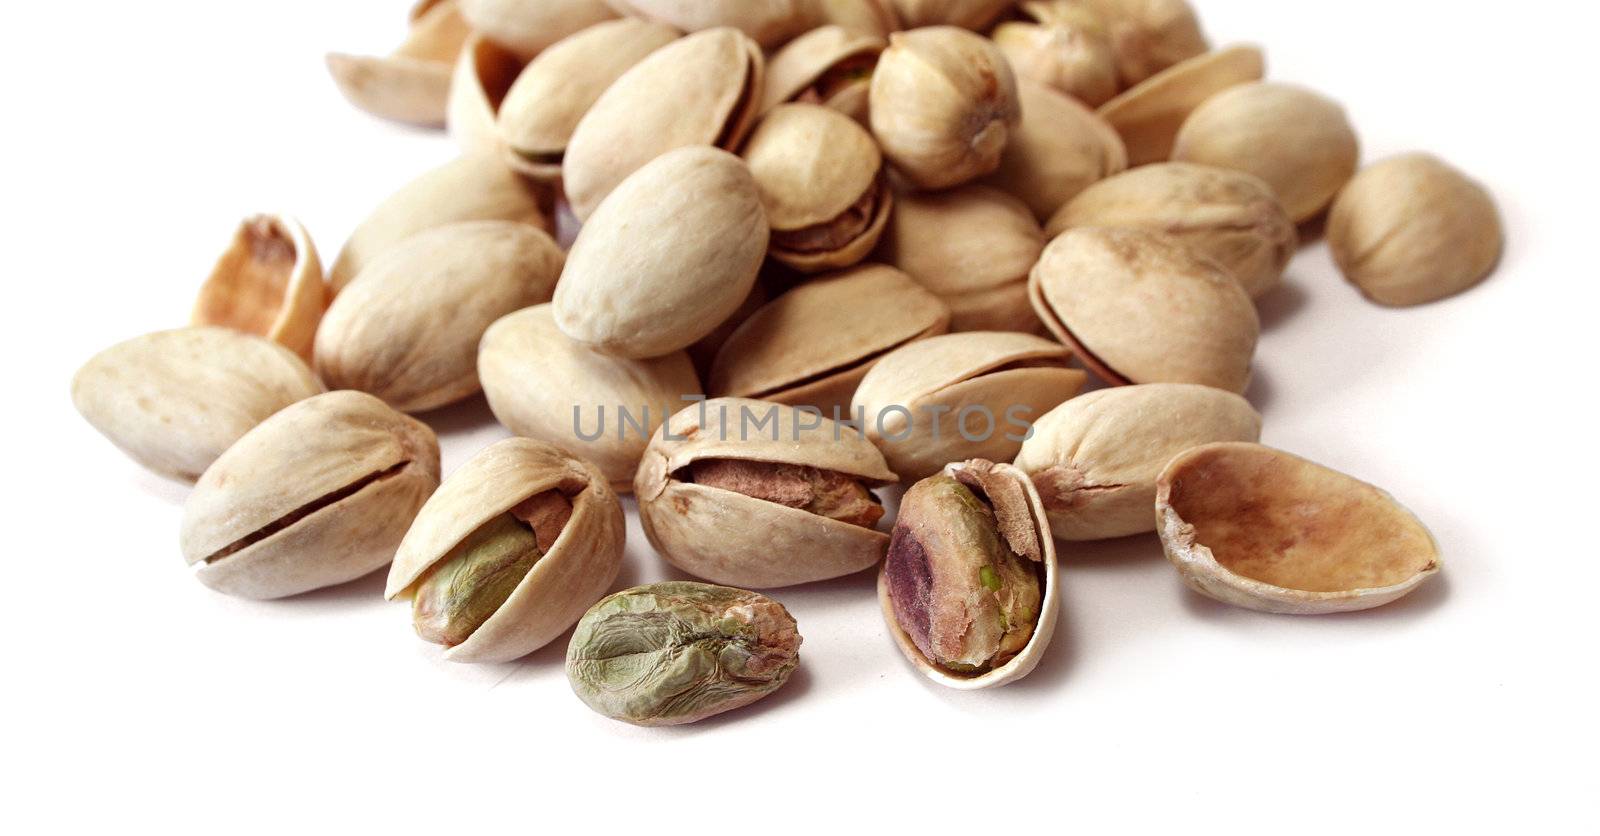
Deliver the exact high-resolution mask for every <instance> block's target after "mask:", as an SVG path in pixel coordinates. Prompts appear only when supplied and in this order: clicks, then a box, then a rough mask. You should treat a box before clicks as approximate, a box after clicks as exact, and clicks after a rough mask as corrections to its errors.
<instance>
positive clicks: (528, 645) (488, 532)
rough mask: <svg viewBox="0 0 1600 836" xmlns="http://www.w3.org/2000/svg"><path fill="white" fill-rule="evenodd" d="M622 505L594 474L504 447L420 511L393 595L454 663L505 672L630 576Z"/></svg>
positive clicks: (488, 452) (473, 463) (466, 468)
mask: <svg viewBox="0 0 1600 836" xmlns="http://www.w3.org/2000/svg"><path fill="white" fill-rule="evenodd" d="M623 538H624V524H623V516H622V505H621V503H620V502H618V500H617V495H616V494H615V493H613V492H612V490H611V488H610V487H609V486H608V485H607V484H606V479H605V477H604V476H603V475H602V474H601V473H600V471H599V469H598V468H596V467H595V466H594V465H593V464H591V463H589V462H587V461H584V460H583V459H579V458H576V457H574V456H572V455H570V454H568V453H566V452H563V451H562V450H560V449H557V448H556V447H553V446H551V445H549V444H544V443H542V442H538V441H533V440H530V439H526V438H508V439H504V440H502V441H499V442H496V443H495V444H492V445H490V446H489V447H487V448H485V449H484V450H483V451H481V452H479V453H478V454H477V455H476V456H473V457H472V458H471V459H470V460H468V461H467V463H466V464H464V465H462V466H461V467H460V469H458V470H457V471H456V472H455V473H452V474H450V478H449V479H446V480H445V482H444V484H443V485H441V486H439V490H438V491H437V492H435V493H434V494H433V496H432V497H430V498H429V499H428V502H427V504H426V505H424V506H423V507H422V510H421V511H420V512H418V513H417V516H416V520H415V521H414V522H412V523H411V528H410V530H409V531H407V532H406V535H405V539H404V540H403V541H401V543H400V547H399V550H398V552H397V553H396V555H395V561H394V566H392V567H391V568H390V570H389V579H388V584H387V587H386V589H385V591H384V596H385V597H386V598H388V599H389V600H395V599H410V601H411V605H412V614H413V624H414V626H415V627H416V630H417V634H418V635H419V636H420V637H422V639H423V640H425V641H429V642H433V643H435V644H439V645H443V646H444V647H446V648H448V649H447V650H446V651H445V653H444V658H445V659H447V660H449V661H452V662H506V661H510V660H512V659H516V658H519V657H521V656H525V655H527V654H528V653H531V652H533V651H535V650H538V649H539V648H541V647H543V646H545V645H546V644H549V643H550V642H551V641H552V640H554V639H555V638H557V637H559V636H560V635H561V633H562V632H564V631H565V630H566V629H567V628H568V627H571V626H572V625H573V624H574V623H575V622H576V621H577V620H578V618H579V617H580V616H582V615H583V612H584V610H586V609H588V608H589V606H590V605H592V604H593V603H594V602H595V601H598V600H599V599H600V597H601V596H602V595H604V594H605V592H606V590H607V589H609V588H610V587H611V584H612V583H614V582H615V581H616V579H617V573H618V571H619V570H620V569H621V567H622V554H623Z"/></svg>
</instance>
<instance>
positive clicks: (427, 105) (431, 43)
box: [327, 0, 469, 126]
mask: <svg viewBox="0 0 1600 836" xmlns="http://www.w3.org/2000/svg"><path fill="white" fill-rule="evenodd" d="M468 34H469V30H468V28H467V24H466V21H465V20H463V19H462V18H461V13H460V11H459V10H458V9H457V7H456V0H422V2H421V3H418V4H417V5H416V7H415V8H413V9H412V11H411V31H410V34H409V35H407V37H406V40H405V42H404V43H402V44H401V45H400V46H399V48H397V49H396V50H395V51H394V52H393V53H392V54H390V55H383V56H375V55H348V54H345V53H339V52H334V53H329V54H328V58H327V62H328V72H329V73H330V74H331V75H332V76H333V81H334V83H335V84H336V85H338V87H339V92H340V93H343V94H344V97H345V98H346V99H347V100H349V101H350V103H351V104H353V105H355V106H356V107H359V108H361V109H362V110H364V111H366V112H368V113H370V114H372V115H374V116H378V117H382V118H384V119H389V120H393V121H396V122H408V123H411V124H417V125H429V126H438V125H443V124H444V120H445V107H446V102H447V101H448V100H449V96H450V68H451V66H452V65H453V64H454V63H455V59H456V54H457V53H459V52H460V51H461V45H462V43H463V42H465V41H466V39H467V35H468Z"/></svg>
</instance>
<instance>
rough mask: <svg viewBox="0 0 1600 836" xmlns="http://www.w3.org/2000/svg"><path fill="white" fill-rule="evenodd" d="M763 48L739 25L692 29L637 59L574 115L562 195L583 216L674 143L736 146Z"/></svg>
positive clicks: (755, 100)
mask: <svg viewBox="0 0 1600 836" xmlns="http://www.w3.org/2000/svg"><path fill="white" fill-rule="evenodd" d="M764 69H765V63H764V59H763V58H762V55H761V48H760V47H758V46H756V43H755V42H754V41H752V40H750V39H749V38H747V37H745V36H744V35H742V34H740V33H739V32H738V31H737V30H734V29H728V28H719V29H708V30H705V31H703V32H696V33H694V34H693V35H689V36H687V37H684V38H680V39H678V40H676V41H673V42H672V43H670V44H667V45H666V46H664V47H661V48H660V49H657V50H656V51H655V52H652V53H650V54H649V55H648V56H646V57H645V59H644V60H642V61H640V62H639V63H637V64H634V65H633V66H632V67H631V68H629V69H628V70H627V71H626V72H624V73H623V74H622V75H621V76H620V77H618V78H617V80H616V81H615V82H614V83H612V85H611V86H610V87H607V88H606V90H605V92H604V93H601V94H600V98H598V99H596V100H595V102H594V104H593V105H592V106H591V107H590V108H589V110H588V112H586V113H584V115H583V118H582V119H579V120H578V125H577V127H576V128H574V129H573V131H572V138H571V140H569V141H568V143H567V153H566V157H565V158H564V160H565V162H564V164H563V168H562V174H563V177H564V185H565V188H566V195H567V200H568V201H569V202H570V203H571V205H572V212H573V214H574V215H575V216H576V217H577V218H578V220H580V221H587V220H588V219H589V216H590V215H592V214H594V212H595V210H596V209H597V208H598V207H599V206H600V202H601V201H602V200H604V199H605V198H606V196H607V195H609V194H610V193H611V191H612V190H613V189H615V188H617V186H618V185H619V184H620V183H622V181H624V180H626V179H627V178H628V176H629V175H631V174H633V173H634V172H635V171H637V170H639V168H640V167H642V166H644V164H645V163H648V162H650V161H651V160H653V159H655V158H656V157H659V156H661V155H662V154H664V153H666V152H667V151H671V150H672V149H674V148H682V147H684V146H692V145H714V146H716V147H718V148H723V149H727V150H733V149H735V148H738V147H739V144H740V143H741V142H743V141H744V137H745V134H746V133H748V132H749V130H750V127H751V126H752V125H753V124H754V123H755V117H756V112H757V110H758V109H759V107H760V103H761V90H762V74H763V72H764Z"/></svg>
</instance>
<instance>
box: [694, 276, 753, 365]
mask: <svg viewBox="0 0 1600 836" xmlns="http://www.w3.org/2000/svg"><path fill="white" fill-rule="evenodd" d="M768 263H769V264H771V263H773V262H768ZM770 301H772V296H771V295H770V294H769V293H768V292H767V289H766V286H765V285H764V284H763V283H762V281H761V279H760V277H757V279H756V283H755V286H754V287H752V288H750V295H748V296H746V297H744V301H743V302H741V303H739V308H738V310H735V311H734V312H733V313H731V314H729V315H728V318H727V319H724V320H722V323H721V324H719V325H718V326H717V327H716V328H715V329H713V330H712V331H711V333H709V334H707V335H705V336H704V337H701V338H700V339H698V340H696V341H695V344H694V345H691V346H689V347H688V349H686V351H687V353H688V354H689V360H690V362H692V363H694V370H695V374H697V375H699V379H700V380H708V379H710V377H711V364H712V363H713V362H716V359H717V352H719V351H721V350H722V344H723V343H725V342H727V341H728V338H729V337H731V336H733V332H734V331H737V330H738V329H739V326H740V325H743V324H744V321H745V320H747V319H749V318H750V317H752V316H754V315H755V312H756V311H759V310H761V308H762V307H763V306H764V305H766V304H767V303H768V302H770Z"/></svg>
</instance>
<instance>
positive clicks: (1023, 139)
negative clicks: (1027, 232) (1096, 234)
mask: <svg viewBox="0 0 1600 836" xmlns="http://www.w3.org/2000/svg"><path fill="white" fill-rule="evenodd" d="M1017 93H1018V97H1019V100H1020V101H1021V103H1022V124H1021V126H1020V127H1018V128H1017V130H1015V131H1012V132H1011V141H1010V143H1009V144H1008V145H1007V146H1006V152H1005V156H1004V157H1002V158H1001V159H1000V168H998V169H996V170H995V172H994V173H993V174H991V175H989V176H988V177H986V178H984V179H983V181H982V182H984V183H985V184H987V185H990V186H994V187H995V188H998V189H1000V190H1002V191H1005V192H1009V193H1010V194H1012V195H1014V196H1015V197H1017V198H1018V199H1019V200H1021V201H1022V202H1023V203H1026V204H1028V208H1029V209H1030V210H1031V211H1032V212H1033V216H1034V217H1035V218H1037V219H1038V220H1039V221H1041V222H1042V221H1044V220H1045V219H1047V218H1049V217H1050V216H1051V214H1053V213H1054V212H1055V211H1056V210H1057V209H1060V208H1061V206H1062V204H1064V203H1066V202H1067V201H1069V200H1071V199H1072V198H1073V197H1074V196H1076V195H1077V194H1078V193H1079V192H1081V191H1083V190H1084V189H1085V188H1087V187H1088V186H1089V185H1090V184H1091V183H1094V182H1096V181H1098V180H1100V179H1101V178H1104V177H1109V176H1111V175H1113V174H1116V173H1118V172H1120V171H1122V170H1124V169H1126V168H1127V167H1128V152H1127V150H1125V149H1124V148H1123V147H1122V137H1120V136H1118V135H1117V132H1116V131H1114V130H1112V128H1111V126H1110V125H1109V124H1107V123H1106V121H1105V120H1104V119H1101V118H1100V117H1099V116H1097V115H1095V113H1094V111H1092V110H1090V109H1088V108H1087V107H1084V106H1083V105H1082V104H1079V103H1078V102H1077V101H1076V100H1074V99H1072V98H1070V97H1068V96H1064V95H1062V94H1060V93H1058V92H1056V91H1055V90H1051V89H1050V88H1048V87H1045V86H1044V85H1042V84H1039V83H1037V82H1034V81H1029V80H1028V79H1025V78H1024V79H1018V80H1017Z"/></svg>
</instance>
